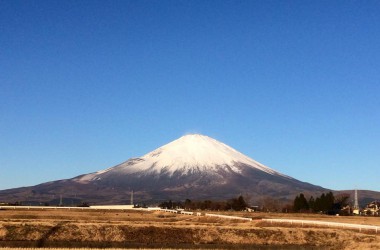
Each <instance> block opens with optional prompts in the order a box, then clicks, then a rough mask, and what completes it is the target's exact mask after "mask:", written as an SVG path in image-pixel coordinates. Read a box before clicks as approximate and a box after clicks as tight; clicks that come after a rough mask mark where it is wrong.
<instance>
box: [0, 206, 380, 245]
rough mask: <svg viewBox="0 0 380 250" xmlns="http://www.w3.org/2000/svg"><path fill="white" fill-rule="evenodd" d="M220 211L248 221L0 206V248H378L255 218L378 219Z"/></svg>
mask: <svg viewBox="0 0 380 250" xmlns="http://www.w3.org/2000/svg"><path fill="white" fill-rule="evenodd" d="M224 214H230V215H235V216H244V217H251V218H253V221H238V220H228V219H221V218H213V217H203V216H201V217H197V216H190V215H180V214H170V213H164V212H148V211H131V210H128V211H115V210H109V211H108V210H107V211H106V210H104V211H100V210H83V211H82V210H54V209H49V210H42V211H41V210H0V248H1V247H3V248H4V247H29V248H32V247H65V249H67V247H72V248H75V247H80V248H82V249H83V248H111V247H112V248H146V249H152V248H158V249H162V248H165V249H380V232H378V234H376V233H375V232H358V231H357V230H352V229H351V230H350V229H338V228H327V227H310V226H308V227H301V226H299V225H298V226H297V225H285V224H284V225H281V224H277V225H275V224H273V225H272V224H268V223H264V222H262V221H261V219H262V218H289V219H310V220H325V221H333V222H346V223H356V224H368V225H380V218H379V217H353V216H352V217H335V216H325V215H314V214H313V215H308V214H302V215H301V214H273V213H224ZM56 249H58V248H56Z"/></svg>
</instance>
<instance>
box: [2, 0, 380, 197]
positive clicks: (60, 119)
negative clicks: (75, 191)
mask: <svg viewBox="0 0 380 250" xmlns="http://www.w3.org/2000/svg"><path fill="white" fill-rule="evenodd" d="M186 133H201V134H205V135H208V136H211V137H214V138H215V139H217V140H220V141H222V142H224V143H226V144H228V145H230V146H232V147H234V148H235V149H237V150H239V151H241V152H242V153H244V154H246V155H248V156H250V157H251V158H253V159H255V160H257V161H259V162H261V163H263V164H265V165H267V166H269V167H271V168H273V169H276V170H278V171H280V172H282V173H284V174H287V175H290V176H292V177H294V178H297V179H300V180H303V181H307V182H310V183H313V184H317V185H321V186H323V187H326V188H331V189H353V188H355V187H356V188H359V189H372V190H377V191H380V179H379V177H380V2H379V1H347V0H344V1H251V0H247V1H238V0H235V1H221V0H217V1H207V0H206V1H204V0H201V1H191V0H190V1H189V0H186V1H180V0H175V1H153V0H152V1H143V0H138V1H137V0H136V1H94V0H89V1H78V0H75V1H69V0H65V1H54V0H48V1H42V0H38V1H33V0H31V1H24V0H22V1H17V0H7V1H4V0H0V189H6V188H14V187H20V186H28V185H35V184H39V183H42V182H46V181H52V180H57V179H64V178H71V177H74V176H77V175H80V174H84V173H89V172H94V171H97V170H101V169H104V168H108V167H111V166H114V165H116V164H118V163H121V162H123V161H125V160H127V159H129V158H131V157H137V156H141V155H143V154H145V153H147V152H149V151H151V150H153V149H155V148H157V147H159V146H161V145H163V144H166V143H168V142H170V141H172V140H174V139H177V138H178V137H180V136H182V135H184V134H186Z"/></svg>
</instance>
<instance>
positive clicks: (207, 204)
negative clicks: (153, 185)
mask: <svg viewBox="0 0 380 250" xmlns="http://www.w3.org/2000/svg"><path fill="white" fill-rule="evenodd" d="M247 206H248V205H247V203H246V201H245V200H244V198H243V196H241V195H240V196H239V197H237V198H234V199H230V200H227V201H211V200H205V201H191V200H189V199H186V200H185V202H180V201H178V202H173V201H171V200H169V201H165V202H162V203H161V204H160V205H159V207H161V208H167V209H176V208H182V209H188V210H197V209H201V210H214V211H216V210H235V211H242V210H245V209H246V208H247Z"/></svg>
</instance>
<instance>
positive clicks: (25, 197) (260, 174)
mask: <svg viewBox="0 0 380 250" xmlns="http://www.w3.org/2000/svg"><path fill="white" fill-rule="evenodd" d="M326 190H327V189H324V188H322V187H319V186H315V185H312V184H309V183H306V182H302V181H299V180H296V179H294V178H292V177H290V176H287V175H284V174H282V173H279V172H277V171H275V170H273V169H271V168H269V167H267V166H264V165H263V164H261V163H259V162H257V161H255V160H253V159H251V158H249V157H248V156H245V155H244V154H242V153H240V152H238V151H237V150H235V149H233V148H232V147H230V146H228V145H226V144H224V143H222V142H219V141H217V140H215V139H213V138H210V137H208V136H204V135H199V134H191V135H185V136H183V137H181V138H179V139H177V140H175V141H172V142H170V143H168V144H166V145H164V146H162V147H160V148H158V149H156V150H154V151H152V152H150V153H147V154H146V155H144V156H142V157H139V158H132V159H129V160H127V161H126V162H123V163H121V164H119V165H117V166H114V167H111V168H107V169H105V170H101V171H98V172H94V173H90V174H84V175H80V176H77V177H74V178H72V179H66V180H58V181H52V182H48V183H43V184H39V185H36V186H32V187H23V188H16V189H9V190H3V191H0V201H9V200H11V201H13V202H14V201H27V202H30V203H32V202H37V201H39V202H41V201H43V202H49V203H51V204H54V203H57V202H58V197H61V196H63V197H64V202H66V203H67V202H70V201H71V202H72V203H77V202H89V203H97V204H112V203H113V204H115V203H119V204H120V203H121V204H128V203H129V202H130V194H131V192H132V191H133V192H134V197H135V201H140V202H157V201H161V200H167V199H172V200H185V199H187V198H188V199H198V200H201V199H229V198H233V197H236V196H237V195H239V194H243V195H244V194H246V195H249V196H251V197H254V199H259V198H263V197H267V196H269V197H271V198H274V199H283V200H290V199H294V197H295V195H297V194H299V193H300V192H304V193H312V194H316V193H321V192H324V191H326Z"/></svg>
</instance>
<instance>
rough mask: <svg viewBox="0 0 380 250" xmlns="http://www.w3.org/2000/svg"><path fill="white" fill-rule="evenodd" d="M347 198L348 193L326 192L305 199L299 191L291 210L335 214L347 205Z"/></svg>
mask: <svg viewBox="0 0 380 250" xmlns="http://www.w3.org/2000/svg"><path fill="white" fill-rule="evenodd" d="M349 198H350V195H349V194H340V195H338V196H334V194H333V193H332V192H328V193H327V194H325V193H323V194H321V196H319V197H317V198H315V199H314V197H313V196H310V197H309V199H306V197H305V196H304V194H302V193H301V194H300V195H297V196H296V198H295V199H294V202H293V211H294V212H318V213H326V214H337V213H339V212H340V211H341V210H342V209H343V208H344V207H345V206H347V205H348V201H349Z"/></svg>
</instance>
